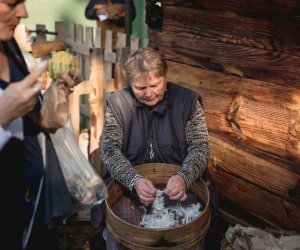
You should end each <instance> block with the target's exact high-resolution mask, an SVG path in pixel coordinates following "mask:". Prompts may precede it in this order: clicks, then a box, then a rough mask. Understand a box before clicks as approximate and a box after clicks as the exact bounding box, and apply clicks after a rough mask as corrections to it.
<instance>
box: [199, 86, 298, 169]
mask: <svg viewBox="0 0 300 250" xmlns="http://www.w3.org/2000/svg"><path fill="white" fill-rule="evenodd" d="M202 98H203V102H204V109H205V117H206V120H207V124H208V129H209V131H210V132H214V133H216V134H218V135H220V136H224V137H227V138H229V139H230V140H232V141H237V142H238V143H240V144H245V145H246V146H248V147H251V148H255V149H258V150H262V151H263V152H268V153H270V154H272V155H273V156H274V157H280V158H284V159H286V160H287V161H290V162H294V164H295V165H296V164H299V163H300V144H299V143H298V142H299V140H300V138H299V132H296V134H295V135H293V136H291V135H292V133H291V132H290V125H291V123H293V122H295V123H296V124H294V126H295V125H296V126H299V118H298V112H296V113H295V111H291V110H287V109H284V108H280V107H276V106H273V105H267V104H264V103H259V102H255V101H251V100H249V99H247V98H245V97H243V96H238V97H237V98H240V99H235V98H234V96H227V95H224V94H221V93H209V92H206V91H202ZM234 107H236V109H235V108H234ZM231 108H233V109H234V110H235V111H234V112H236V113H235V114H236V115H233V117H231V118H232V119H233V120H232V121H230V120H229V118H230V117H229V116H228V111H229V110H230V109H231Z"/></svg>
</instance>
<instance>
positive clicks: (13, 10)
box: [0, 0, 28, 41]
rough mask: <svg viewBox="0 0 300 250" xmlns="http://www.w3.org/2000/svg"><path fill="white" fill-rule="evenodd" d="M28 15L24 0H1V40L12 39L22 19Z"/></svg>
mask: <svg viewBox="0 0 300 250" xmlns="http://www.w3.org/2000/svg"><path fill="white" fill-rule="evenodd" d="M27 16H28V14H27V11H26V8H25V4H24V0H0V40H1V41H7V40H10V39H12V38H13V36H14V32H15V29H16V27H17V25H18V24H19V22H20V19H21V18H26V17H27Z"/></svg>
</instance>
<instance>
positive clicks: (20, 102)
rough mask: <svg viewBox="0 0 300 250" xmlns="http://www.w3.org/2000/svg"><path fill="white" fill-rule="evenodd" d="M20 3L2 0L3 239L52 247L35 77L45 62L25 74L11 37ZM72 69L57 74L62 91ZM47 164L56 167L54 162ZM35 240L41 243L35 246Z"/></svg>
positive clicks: (22, 13)
mask: <svg viewBox="0 0 300 250" xmlns="http://www.w3.org/2000/svg"><path fill="white" fill-rule="evenodd" d="M24 2H25V1H24V0H0V165H1V179H0V183H1V188H0V189H1V199H2V204H3V205H2V210H1V211H2V215H3V216H2V220H1V225H2V226H3V230H4V231H3V232H2V236H1V240H2V241H1V244H3V245H6V246H7V248H9V249H15V250H17V249H25V248H26V249H52V250H54V249H55V246H54V245H53V243H54V240H53V239H54V238H52V237H49V236H51V234H52V231H51V230H49V225H47V223H45V221H46V220H47V219H46V218H45V217H44V215H45V210H44V209H45V207H48V208H49V206H45V203H44V202H43V201H45V200H44V197H45V196H44V194H45V193H44V191H45V186H44V183H47V182H48V180H49V175H48V176H47V177H45V176H44V174H45V160H46V158H45V155H43V154H42V151H44V150H45V149H46V147H45V144H43V143H41V142H42V141H44V142H45V133H44V132H43V130H42V128H41V127H40V125H39V110H40V108H41V105H42V96H41V95H40V90H41V88H42V84H41V83H40V82H39V81H38V78H39V77H40V76H41V75H42V74H43V72H45V70H46V69H47V65H44V66H42V67H41V68H40V69H39V70H37V71H35V72H33V73H31V74H29V72H28V69H27V66H26V64H25V61H24V58H23V57H22V54H21V51H20V49H19V47H18V45H17V43H16V42H15V40H14V39H13V36H14V32H15V29H16V27H17V25H18V24H19V22H20V19H21V18H26V17H27V11H26V8H25V5H24ZM73 74H75V75H69V74H60V78H61V79H62V80H63V81H65V83H66V86H65V87H66V89H65V91H66V93H68V91H69V90H68V87H72V86H74V84H75V82H74V80H73V79H72V76H76V77H77V76H79V75H78V72H76V73H73ZM53 115H55V114H53ZM54 156H55V155H52V157H54ZM51 169H52V170H54V167H53V166H52V165H51ZM46 171H48V170H47V169H46ZM52 173H53V172H52ZM52 180H53V179H52ZM58 180H59V175H56V176H55V179H54V181H57V183H61V182H60V181H58ZM60 180H61V179H60ZM62 184H65V183H62ZM58 186H60V185H59V184H57V187H58ZM63 188H64V187H63ZM57 190H58V189H57ZM62 190H63V189H60V191H62ZM60 194H61V193H56V198H58V197H60V198H62V197H61V196H60ZM68 197H69V194H66V196H65V197H63V198H66V199H64V201H66V200H67V198H68ZM69 199H71V198H70V197H69ZM51 205H53V203H51ZM64 205H65V203H64V204H63V209H65V210H64V211H63V213H64V215H70V214H69V212H73V210H72V209H73V206H72V205H73V204H72V203H71V204H69V205H70V207H64ZM63 209H62V210H63ZM62 210H61V211H60V212H62ZM56 212H58V211H56ZM56 215H57V216H58V215H62V213H58V214H56ZM57 218H58V217H57ZM59 219H61V218H59ZM39 243H41V244H42V245H40V246H39V245H38V244H39Z"/></svg>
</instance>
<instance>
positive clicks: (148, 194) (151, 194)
mask: <svg viewBox="0 0 300 250" xmlns="http://www.w3.org/2000/svg"><path fill="white" fill-rule="evenodd" d="M134 188H135V190H136V193H137V196H138V197H139V199H140V201H141V202H142V203H143V204H145V205H148V204H151V203H152V202H153V201H154V199H155V196H156V191H157V189H156V188H155V187H154V185H153V183H152V182H151V181H150V180H148V179H146V178H139V179H137V181H136V182H135V184H134ZM164 193H165V194H166V195H168V196H169V198H170V199H171V200H179V201H184V200H185V199H186V198H187V195H186V184H185V181H184V179H183V178H182V177H181V176H180V175H174V176H172V177H171V178H170V179H169V180H168V182H167V186H166V188H165V189H164Z"/></svg>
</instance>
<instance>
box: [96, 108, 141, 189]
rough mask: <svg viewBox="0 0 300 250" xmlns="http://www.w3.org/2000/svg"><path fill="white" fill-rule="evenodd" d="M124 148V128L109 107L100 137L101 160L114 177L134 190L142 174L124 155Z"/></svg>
mask: <svg viewBox="0 0 300 250" xmlns="http://www.w3.org/2000/svg"><path fill="white" fill-rule="evenodd" d="M122 148H123V130H122V128H121V126H120V125H119V124H118V122H117V120H116V119H115V117H114V116H113V113H112V112H111V110H110V108H109V107H107V108H106V111H105V120H104V128H103V131H102V135H101V138H100V160H101V162H102V164H103V165H104V166H105V167H106V169H107V171H108V172H109V173H110V175H111V177H112V178H113V179H115V180H117V181H119V182H120V183H121V184H122V185H123V186H124V187H126V188H127V189H129V190H130V191H132V189H133V186H134V183H135V181H136V180H137V179H138V178H140V177H142V176H140V175H139V174H138V173H137V171H136V170H135V169H134V168H133V167H132V165H131V163H130V162H129V161H128V160H127V158H126V157H125V156H124V155H123V153H122Z"/></svg>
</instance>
